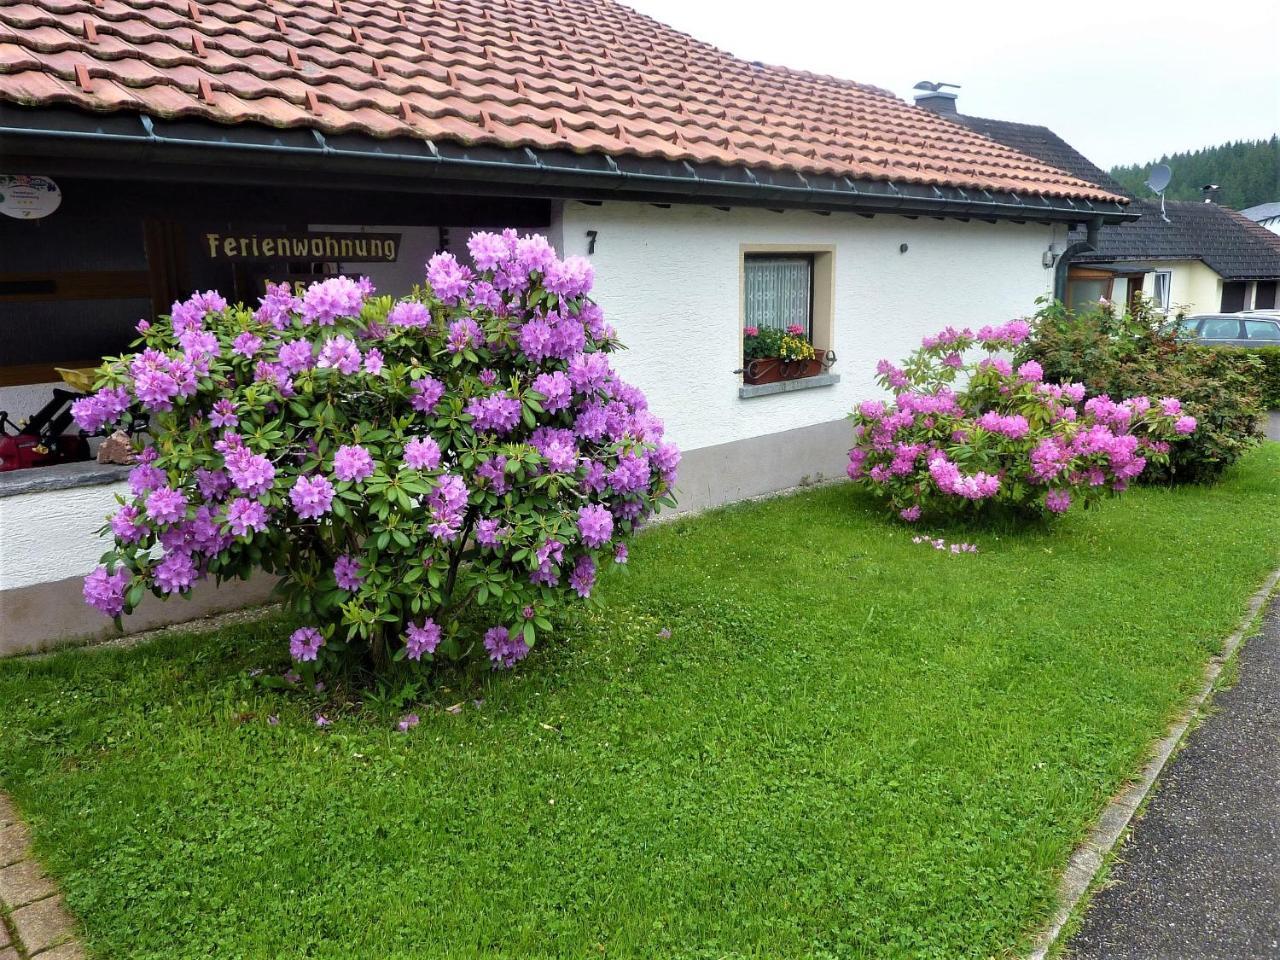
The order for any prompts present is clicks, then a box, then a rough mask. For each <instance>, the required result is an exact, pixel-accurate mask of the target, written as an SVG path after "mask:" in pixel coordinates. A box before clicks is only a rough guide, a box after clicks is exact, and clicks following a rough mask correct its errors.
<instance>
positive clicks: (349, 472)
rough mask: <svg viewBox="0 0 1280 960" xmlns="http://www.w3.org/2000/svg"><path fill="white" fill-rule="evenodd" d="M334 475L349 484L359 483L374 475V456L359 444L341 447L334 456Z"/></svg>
mask: <svg viewBox="0 0 1280 960" xmlns="http://www.w3.org/2000/svg"><path fill="white" fill-rule="evenodd" d="M333 475H334V476H335V477H337V478H338V479H339V480H345V481H347V482H348V483H359V482H360V481H361V480H365V479H367V478H368V477H370V476H372V475H373V455H372V454H371V453H369V451H368V450H366V449H365V448H364V447H362V446H360V445H359V444H351V445H349V446H343V447H339V448H338V451H337V453H335V454H334V455H333Z"/></svg>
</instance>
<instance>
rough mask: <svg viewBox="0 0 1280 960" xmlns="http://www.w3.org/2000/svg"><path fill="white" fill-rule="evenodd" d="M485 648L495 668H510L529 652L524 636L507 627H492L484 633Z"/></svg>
mask: <svg viewBox="0 0 1280 960" xmlns="http://www.w3.org/2000/svg"><path fill="white" fill-rule="evenodd" d="M484 648H485V650H487V651H488V653H489V659H490V660H492V661H493V665H494V667H495V668H510V667H514V666H515V665H516V664H517V663H519V662H520V661H521V660H523V659H524V658H525V657H526V656H528V654H529V645H528V644H526V643H525V642H524V636H523V635H521V634H520V633H518V632H516V631H514V630H508V629H507V628H506V627H491V628H490V629H488V630H486V631H485V634H484Z"/></svg>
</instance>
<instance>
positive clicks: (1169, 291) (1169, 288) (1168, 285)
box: [1151, 270, 1173, 313]
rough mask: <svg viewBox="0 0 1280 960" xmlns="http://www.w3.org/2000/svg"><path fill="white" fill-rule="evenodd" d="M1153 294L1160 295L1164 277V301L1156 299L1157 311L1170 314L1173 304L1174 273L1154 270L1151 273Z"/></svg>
mask: <svg viewBox="0 0 1280 960" xmlns="http://www.w3.org/2000/svg"><path fill="white" fill-rule="evenodd" d="M1151 276H1152V280H1151V292H1152V293H1153V294H1158V293H1159V292H1160V278H1161V277H1164V300H1163V301H1161V300H1160V298H1159V297H1155V298H1153V299H1155V301H1156V309H1158V310H1159V311H1160V312H1161V313H1168V312H1169V306H1170V304H1172V303H1173V271H1172V270H1152V271H1151Z"/></svg>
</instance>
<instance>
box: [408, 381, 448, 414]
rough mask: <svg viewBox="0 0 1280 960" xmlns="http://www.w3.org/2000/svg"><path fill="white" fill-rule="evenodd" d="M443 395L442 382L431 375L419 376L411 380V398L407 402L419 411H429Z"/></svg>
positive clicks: (433, 408)
mask: <svg viewBox="0 0 1280 960" xmlns="http://www.w3.org/2000/svg"><path fill="white" fill-rule="evenodd" d="M443 396H444V384H443V383H441V382H440V381H439V380H437V379H436V378H435V377H432V376H426V377H421V378H419V379H417V380H415V381H413V398H412V399H411V400H410V401H409V403H410V406H412V407H413V409H415V410H417V411H418V412H419V413H431V412H433V411H434V410H435V408H436V404H437V403H439V402H440V398H441V397H443Z"/></svg>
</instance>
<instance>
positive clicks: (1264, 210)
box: [1240, 200, 1280, 233]
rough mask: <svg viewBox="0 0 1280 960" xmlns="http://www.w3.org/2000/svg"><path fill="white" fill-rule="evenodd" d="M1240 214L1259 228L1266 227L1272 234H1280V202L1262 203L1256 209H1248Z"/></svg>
mask: <svg viewBox="0 0 1280 960" xmlns="http://www.w3.org/2000/svg"><path fill="white" fill-rule="evenodd" d="M1240 212H1241V213H1242V214H1244V215H1245V216H1246V217H1248V218H1249V219H1250V220H1252V221H1253V222H1254V223H1256V224H1258V225H1259V226H1263V227H1266V228H1267V229H1268V230H1270V231H1271V232H1272V233H1280V200H1276V201H1274V202H1272V203H1260V204H1258V205H1257V206H1256V207H1246V208H1245V209H1244V210H1241V211H1240Z"/></svg>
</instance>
